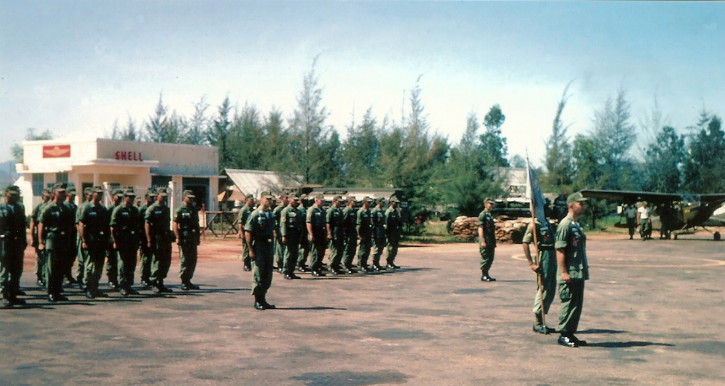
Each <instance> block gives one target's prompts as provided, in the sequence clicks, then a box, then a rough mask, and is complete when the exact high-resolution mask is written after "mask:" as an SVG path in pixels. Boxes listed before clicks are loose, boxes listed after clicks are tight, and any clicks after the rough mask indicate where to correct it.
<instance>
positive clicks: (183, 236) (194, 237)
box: [174, 190, 200, 291]
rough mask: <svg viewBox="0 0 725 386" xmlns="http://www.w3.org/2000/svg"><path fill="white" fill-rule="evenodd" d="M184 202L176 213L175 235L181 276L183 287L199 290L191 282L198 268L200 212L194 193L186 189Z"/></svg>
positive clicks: (185, 289)
mask: <svg viewBox="0 0 725 386" xmlns="http://www.w3.org/2000/svg"><path fill="white" fill-rule="evenodd" d="M183 195H184V202H183V204H182V205H181V206H179V209H177V210H176V213H174V235H176V243H177V244H178V245H179V260H180V268H179V277H180V278H181V289H182V290H184V291H188V290H198V289H199V286H198V285H196V284H193V283H192V282H191V278H193V277H194V271H195V270H196V260H197V247H198V246H199V242H200V239H199V214H198V212H197V211H196V208H194V198H195V197H196V196H194V193H193V192H192V191H191V190H185V191H184V194H183Z"/></svg>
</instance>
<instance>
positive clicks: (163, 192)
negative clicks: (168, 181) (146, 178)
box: [156, 188, 169, 196]
mask: <svg viewBox="0 0 725 386" xmlns="http://www.w3.org/2000/svg"><path fill="white" fill-rule="evenodd" d="M156 195H157V196H168V195H169V193H168V192H166V188H156Z"/></svg>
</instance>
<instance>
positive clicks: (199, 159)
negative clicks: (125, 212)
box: [16, 138, 220, 213]
mask: <svg viewBox="0 0 725 386" xmlns="http://www.w3.org/2000/svg"><path fill="white" fill-rule="evenodd" d="M23 151H24V153H23V163H21V164H17V165H16V170H17V172H18V173H19V174H20V175H21V177H20V179H18V181H17V182H16V185H18V186H19V187H20V189H21V192H22V195H23V204H24V205H25V207H26V208H27V209H26V210H27V211H28V213H30V211H31V210H32V208H33V207H35V205H37V204H38V203H39V202H40V195H41V192H42V190H43V188H46V187H52V186H53V184H55V183H56V182H67V183H70V184H73V185H75V187H76V190H77V191H78V195H79V197H78V198H77V200H80V196H81V195H82V192H83V189H84V188H86V187H89V186H95V185H99V186H103V187H104V188H105V189H106V190H107V191H110V190H111V189H113V188H117V187H133V188H135V189H136V194H137V196H142V195H143V194H145V193H146V190H147V189H148V188H149V187H161V186H164V187H168V188H170V189H171V192H172V193H173V196H172V197H170V199H169V201H170V206H171V207H172V208H173V207H176V206H177V205H178V204H179V202H180V201H181V194H182V192H183V191H184V190H186V189H189V190H192V191H194V193H195V195H196V202H197V203H198V204H199V205H201V204H205V205H206V209H207V210H216V209H217V205H218V203H217V199H216V196H217V193H218V190H219V178H220V176H219V174H218V170H219V150H218V149H217V148H216V147H212V146H196V145H177V144H169V143H152V142H135V141H119V140H113V139H101V138H98V139H78V140H75V139H53V140H44V141H24V142H23ZM106 196H107V198H108V196H109V195H106Z"/></svg>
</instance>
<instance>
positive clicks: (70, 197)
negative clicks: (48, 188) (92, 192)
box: [64, 186, 83, 289]
mask: <svg viewBox="0 0 725 386" xmlns="http://www.w3.org/2000/svg"><path fill="white" fill-rule="evenodd" d="M65 205H66V206H67V207H68V208H69V209H70V210H71V212H73V216H74V217H73V231H72V232H71V239H72V240H73V255H72V256H71V259H69V261H68V262H67V264H68V266H67V267H66V269H65V274H64V276H65V280H66V281H67V282H68V284H77V283H78V281H76V279H75V278H74V277H73V264H74V263H75V261H76V258H78V255H79V253H78V252H79V248H78V226H77V225H78V223H77V222H76V221H75V216H76V215H77V214H78V205H76V188H75V187H74V186H69V187H68V189H66V196H65ZM79 261H80V259H79ZM78 264H80V262H79V263H78ZM78 284H80V287H81V289H83V283H78Z"/></svg>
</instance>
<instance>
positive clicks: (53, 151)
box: [43, 145, 70, 158]
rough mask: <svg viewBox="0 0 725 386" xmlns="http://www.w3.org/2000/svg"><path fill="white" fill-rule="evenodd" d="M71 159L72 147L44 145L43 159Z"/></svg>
mask: <svg viewBox="0 0 725 386" xmlns="http://www.w3.org/2000/svg"><path fill="white" fill-rule="evenodd" d="M67 157H70V145H44V146H43V158H67Z"/></svg>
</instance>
